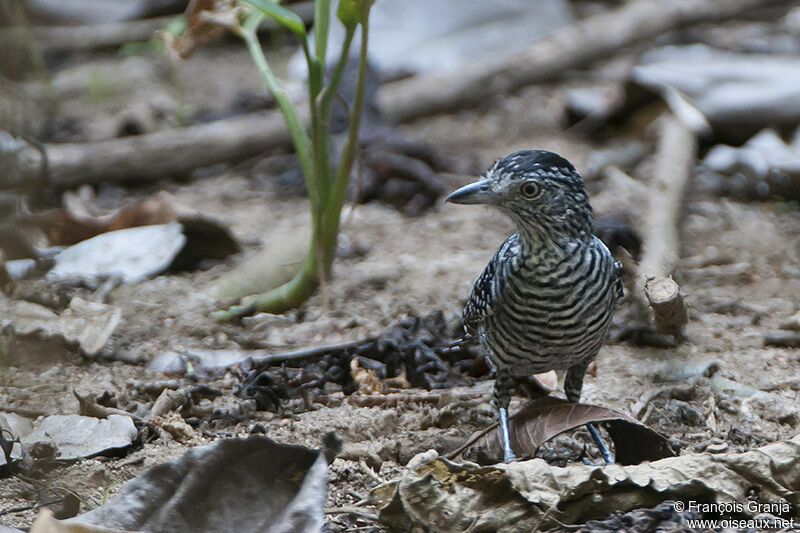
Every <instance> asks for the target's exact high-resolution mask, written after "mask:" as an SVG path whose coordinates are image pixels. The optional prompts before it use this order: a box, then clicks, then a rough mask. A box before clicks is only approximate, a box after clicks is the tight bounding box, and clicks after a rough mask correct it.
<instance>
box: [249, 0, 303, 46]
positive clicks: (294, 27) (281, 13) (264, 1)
mask: <svg viewBox="0 0 800 533" xmlns="http://www.w3.org/2000/svg"><path fill="white" fill-rule="evenodd" d="M245 2H247V3H248V4H250V5H251V6H253V7H255V8H257V9H260V10H261V11H263V12H264V13H266V14H267V15H268V16H269V17H271V18H273V19H275V22H277V23H278V24H280V25H281V26H283V27H284V28H286V29H287V30H289V31H291V32H292V33H295V34H297V35H299V36H300V37H305V36H306V25H305V23H303V19H301V18H300V17H299V16H298V15H297V13H295V12H294V11H292V10H291V9H286V8H285V7H283V6H280V5H278V4H277V2H273V1H271V0H245Z"/></svg>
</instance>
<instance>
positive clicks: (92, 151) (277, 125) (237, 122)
mask: <svg viewBox="0 0 800 533" xmlns="http://www.w3.org/2000/svg"><path fill="white" fill-rule="evenodd" d="M290 146H291V138H290V136H289V132H288V131H287V129H286V125H285V123H284V120H283V116H282V115H281V114H280V113H279V112H277V111H275V112H256V113H250V114H247V115H241V116H238V117H233V118H229V119H224V120H217V121H215V122H211V123H208V124H200V125H196V126H188V127H185V128H173V129H169V130H163V131H158V132H155V133H148V134H145V135H134V136H130V137H123V138H120V139H111V140H108V141H101V142H97V143H63V144H45V145H44V152H45V153H46V154H47V164H48V165H49V173H48V178H49V179H48V184H49V185H50V186H51V187H54V188H56V189H67V188H70V187H77V186H78V185H82V184H90V185H94V184H99V183H111V182H115V183H124V182H147V181H154V180H158V179H161V178H165V177H182V176H186V175H188V174H189V173H191V172H192V171H193V170H194V169H196V168H201V167H204V166H210V165H215V164H218V163H221V162H224V161H236V160H241V159H245V158H247V157H252V156H254V155H257V154H259V153H262V152H265V151H267V150H269V149H271V148H289V147H290ZM17 163H18V166H19V172H17V173H16V175H15V174H13V173H12V174H7V175H0V188H14V187H20V186H22V185H23V184H24V183H26V182H27V183H30V182H31V181H30V180H36V179H39V178H38V177H39V173H40V172H41V170H40V169H41V166H42V164H43V158H42V153H41V152H40V151H38V150H37V149H35V148H34V147H32V146H31V147H28V148H24V149H23V150H21V151H20V152H19V155H18V158H17ZM14 178H16V180H15V179H14Z"/></svg>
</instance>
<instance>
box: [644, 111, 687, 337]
mask: <svg viewBox="0 0 800 533" xmlns="http://www.w3.org/2000/svg"><path fill="white" fill-rule="evenodd" d="M696 157H697V138H696V136H695V134H694V133H693V132H692V131H691V130H689V129H688V128H687V127H686V126H684V125H683V124H682V123H681V122H680V121H678V120H677V119H676V118H675V117H672V116H668V117H665V118H664V119H662V124H661V136H660V139H659V143H658V152H657V154H656V167H655V174H654V176H653V179H652V181H651V182H650V188H649V195H648V196H649V202H648V211H647V215H646V218H645V221H644V228H643V244H642V260H641V261H640V262H639V268H638V273H637V279H636V284H635V289H634V292H635V294H634V295H635V296H636V298H637V300H638V301H639V302H640V304H642V305H643V306H649V307H650V308H652V310H653V318H654V323H655V326H656V329H657V330H658V331H659V332H661V333H664V334H669V335H675V336H676V338H679V337H680V336H681V332H682V330H683V326H684V325H685V324H686V322H687V321H688V314H687V312H686V308H685V304H684V302H683V298H682V297H681V294H680V287H679V286H678V284H677V283H675V281H674V280H673V279H672V277H671V275H672V273H673V272H674V271H675V268H676V267H677V266H678V261H679V259H680V223H681V219H682V215H683V201H684V196H685V192H686V189H687V186H688V184H689V180H690V178H691V175H692V173H693V172H694V167H695V160H696ZM645 308H646V307H645Z"/></svg>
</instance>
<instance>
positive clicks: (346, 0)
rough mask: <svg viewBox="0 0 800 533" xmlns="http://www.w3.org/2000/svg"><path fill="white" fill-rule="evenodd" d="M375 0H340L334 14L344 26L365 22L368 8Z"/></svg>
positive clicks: (348, 26)
mask: <svg viewBox="0 0 800 533" xmlns="http://www.w3.org/2000/svg"><path fill="white" fill-rule="evenodd" d="M373 3H375V0H341V1H340V2H339V9H337V10H336V16H337V17H339V20H340V21H341V22H342V24H344V27H345V28H353V27H355V26H356V24H366V22H367V19H368V18H369V10H370V8H371V7H372V4H373Z"/></svg>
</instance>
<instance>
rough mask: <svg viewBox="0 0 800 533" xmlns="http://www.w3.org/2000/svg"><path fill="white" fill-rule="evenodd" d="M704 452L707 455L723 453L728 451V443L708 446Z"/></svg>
mask: <svg viewBox="0 0 800 533" xmlns="http://www.w3.org/2000/svg"><path fill="white" fill-rule="evenodd" d="M706 451H707V452H708V453H723V452H726V451H728V443H727V442H720V443H718V444H709V445H708V446H706Z"/></svg>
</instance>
